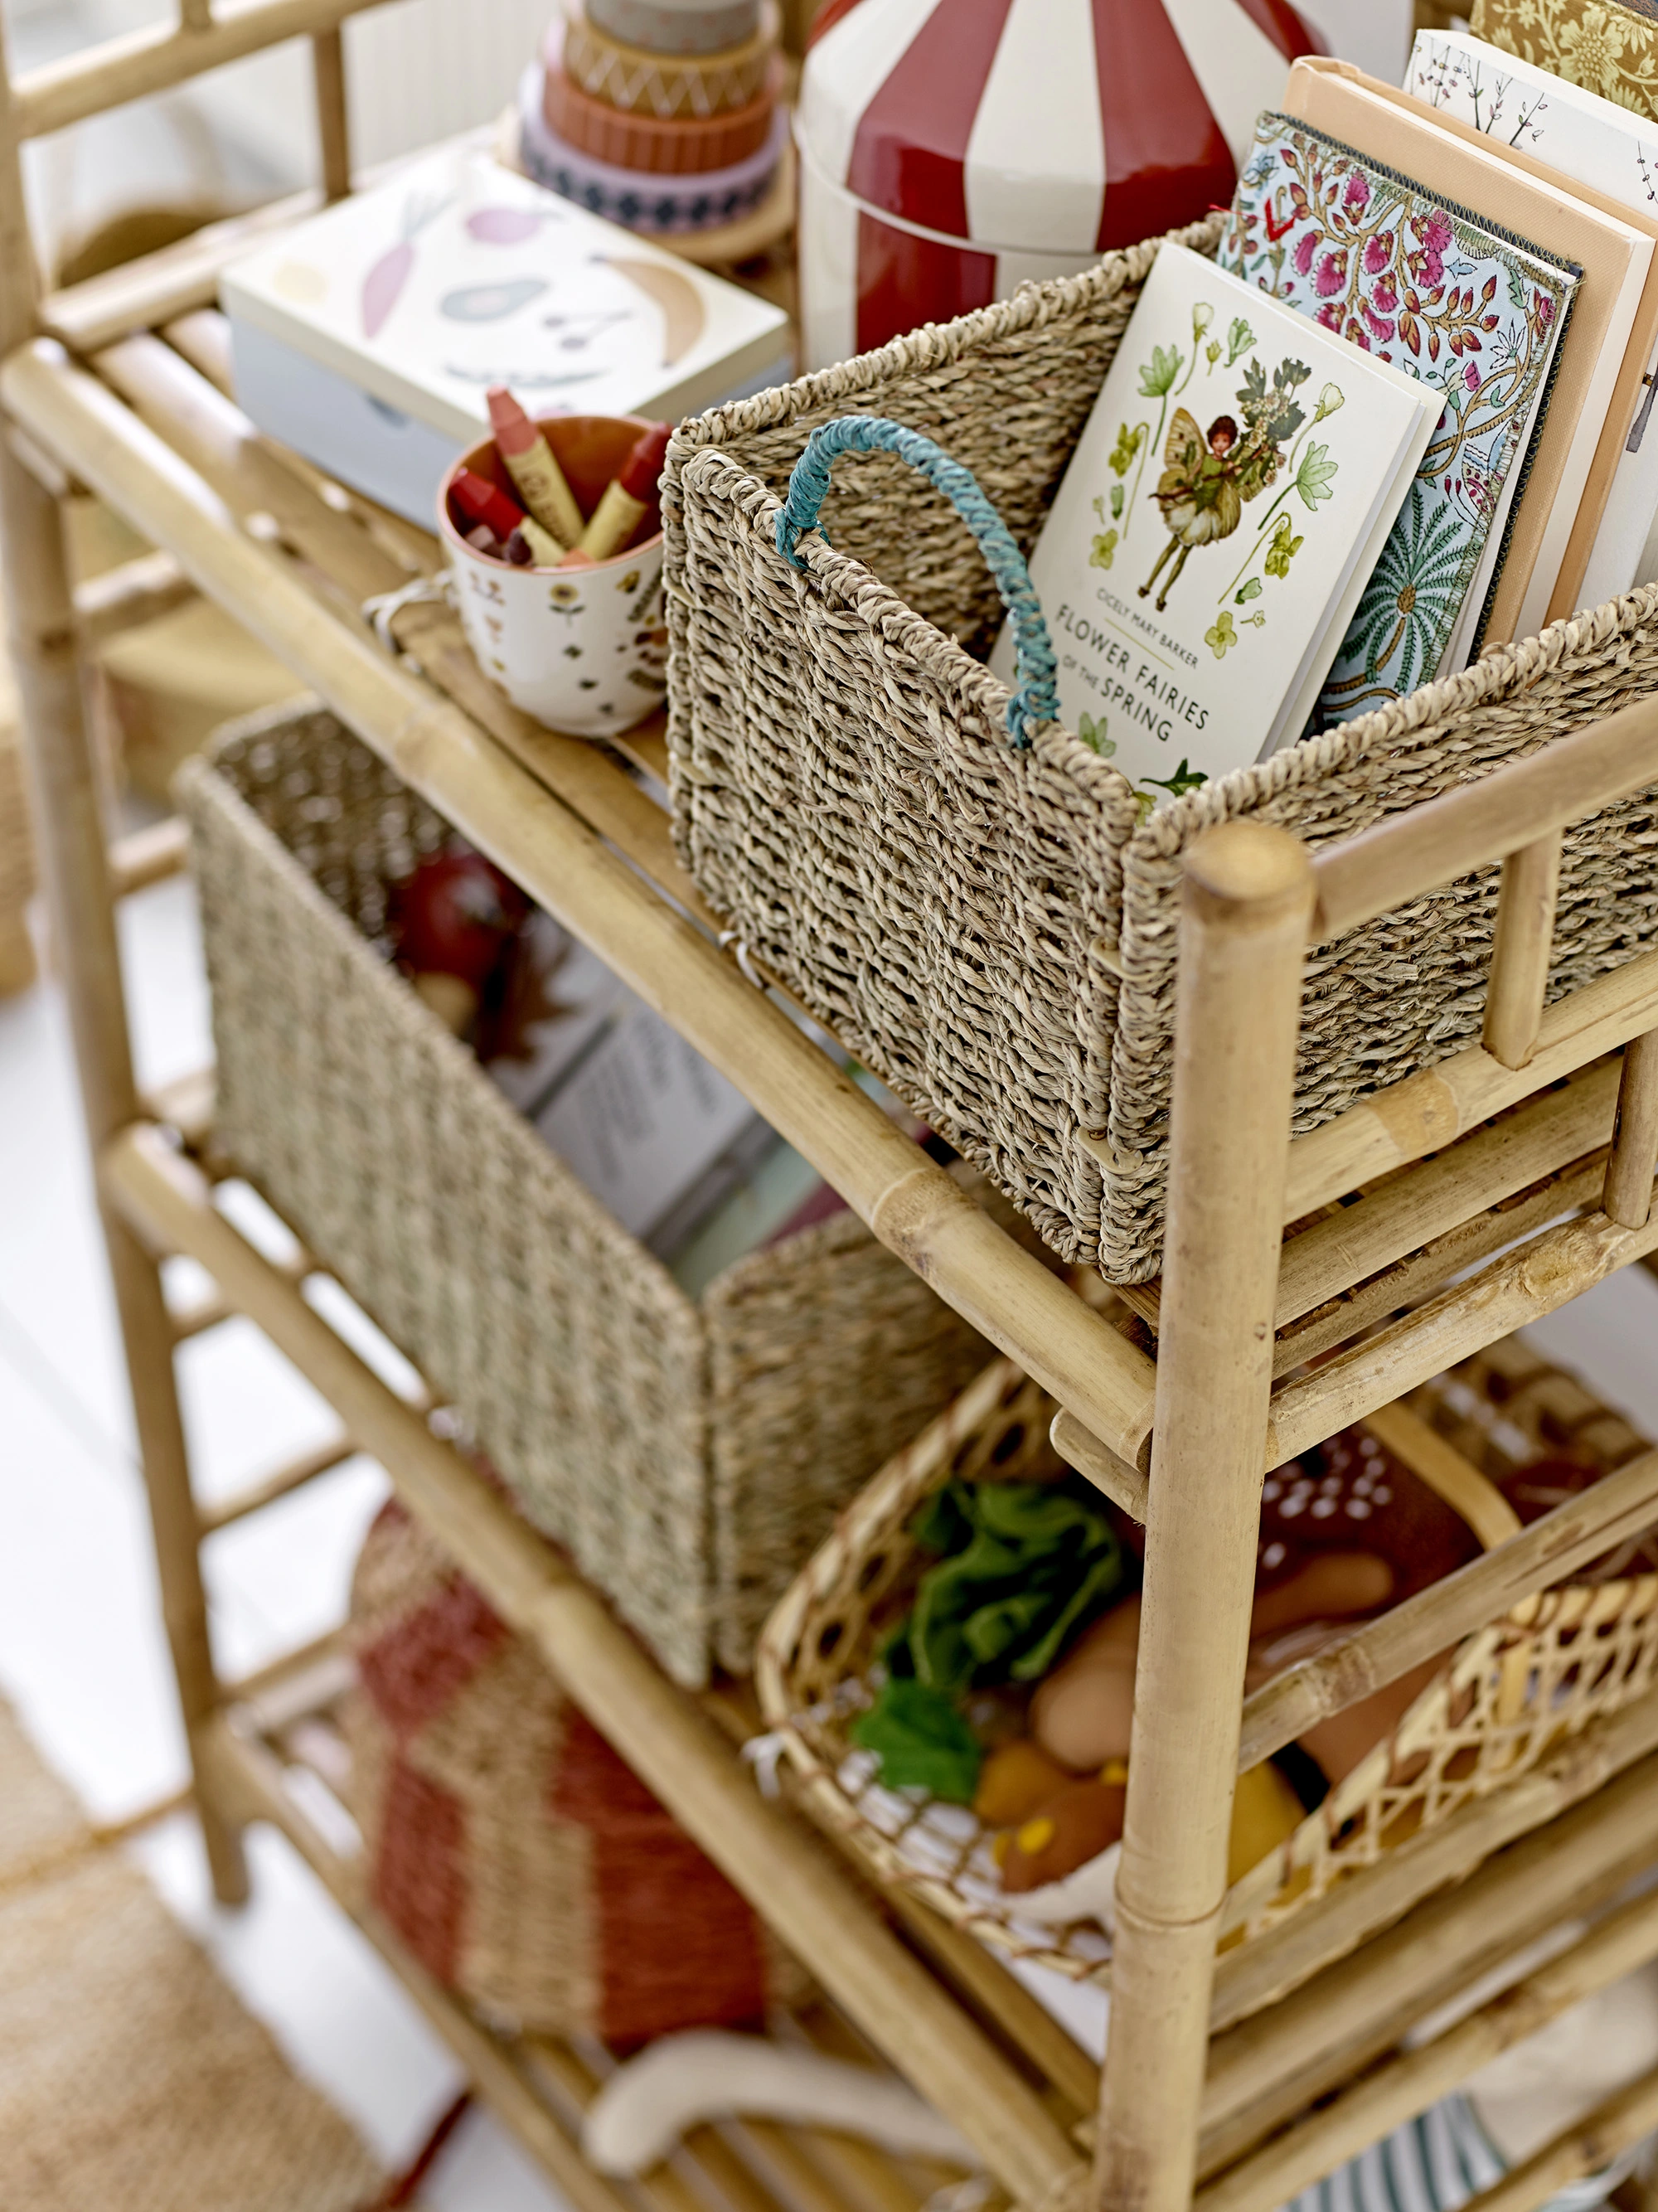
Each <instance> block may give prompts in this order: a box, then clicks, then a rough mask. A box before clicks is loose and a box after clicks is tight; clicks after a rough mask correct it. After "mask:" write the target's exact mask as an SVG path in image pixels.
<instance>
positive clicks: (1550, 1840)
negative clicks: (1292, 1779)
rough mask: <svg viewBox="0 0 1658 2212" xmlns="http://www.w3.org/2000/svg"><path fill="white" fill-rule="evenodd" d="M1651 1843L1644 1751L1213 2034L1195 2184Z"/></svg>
mask: <svg viewBox="0 0 1658 2212" xmlns="http://www.w3.org/2000/svg"><path fill="white" fill-rule="evenodd" d="M1655 1836H1658V1759H1652V1758H1647V1759H1643V1760H1642V1761H1641V1762H1640V1763H1639V1764H1638V1765H1636V1766H1634V1767H1632V1768H1631V1769H1630V1770H1629V1771H1627V1772H1625V1773H1624V1774H1622V1775H1619V1777H1618V1778H1616V1779H1615V1780H1613V1781H1612V1782H1610V1783H1609V1784H1607V1785H1606V1788H1605V1789H1604V1790H1602V1791H1600V1794H1599V1795H1598V1796H1595V1797H1594V1799H1593V1800H1592V1801H1590V1802H1587V1803H1584V1804H1580V1805H1578V1806H1576V1807H1575V1808H1572V1809H1571V1810H1570V1811H1568V1812H1566V1813H1564V1814H1561V1815H1560V1816H1559V1817H1558V1819H1557V1820H1553V1821H1551V1822H1550V1823H1549V1825H1548V1826H1546V1827H1544V1828H1540V1829H1538V1830H1536V1831H1534V1832H1533V1833H1532V1834H1531V1835H1529V1836H1527V1837H1525V1838H1522V1839H1521V1841H1520V1842H1518V1843H1513V1844H1509V1845H1508V1846H1507V1848H1506V1849H1505V1850H1503V1851H1501V1852H1500V1853H1498V1854H1497V1855H1496V1856H1495V1857H1491V1858H1489V1859H1487V1860H1486V1862H1485V1864H1484V1865H1483V1866H1482V1867H1481V1868H1479V1870H1478V1871H1477V1872H1476V1873H1474V1874H1473V1875H1470V1876H1469V1877H1468V1879H1467V1881H1465V1882H1463V1883H1461V1885H1460V1886H1459V1887H1456V1888H1455V1889H1453V1890H1451V1891H1449V1892H1448V1893H1444V1894H1442V1895H1440V1896H1437V1897H1433V1898H1430V1899H1427V1900H1426V1901H1425V1902H1424V1903H1423V1904H1420V1905H1417V1906H1415V1907H1414V1909H1413V1910H1412V1911H1411V1912H1410V1913H1409V1914H1407V1915H1406V1917H1404V1918H1403V1919H1401V1920H1400V1921H1398V1922H1397V1923H1395V1924H1394V1926H1393V1927H1391V1928H1389V1929H1387V1931H1386V1932H1385V1933H1384V1934H1382V1935H1380V1936H1376V1937H1375V1938H1373V1940H1372V1941H1371V1942H1369V1943H1368V1944H1366V1945H1365V1947H1364V1948H1363V1949H1362V1950H1360V1951H1358V1952H1356V1953H1355V1954H1353V1955H1352V1956H1351V1958H1348V1959H1345V1960H1342V1961H1340V1962H1339V1964H1337V1965H1336V1966H1333V1967H1327V1968H1326V1969H1325V1970H1324V1971H1323V1972H1321V1973H1320V1974H1318V1975H1317V1976H1316V1977H1315V1978H1313V1979H1311V1980H1309V1981H1307V1982H1303V1984H1302V1985H1301V1987H1300V1988H1299V1989H1297V1990H1296V1991H1295V1992H1294V1994H1293V1995H1291V1996H1288V1997H1286V1998H1284V2000H1283V2002H1280V2003H1278V2004H1277V2005H1274V2006H1272V2008H1270V2009H1268V2010H1266V2011H1262V2012H1259V2013H1256V2014H1254V2015H1252V2016H1251V2017H1250V2018H1249V2019H1248V2020H1246V2021H1242V2023H1240V2024H1239V2025H1238V2026H1236V2027H1231V2028H1229V2029H1227V2030H1226V2031H1225V2032H1224V2033H1221V2034H1219V2035H1217V2036H1216V2037H1215V2038H1214V2039H1213V2041H1212V2043H1211V2045H1210V2046H1209V2071H1208V2076H1207V2079H1206V2082H1205V2084H1204V2098H1203V2137H1202V2140H1201V2142H1200V2143H1199V2154H1198V2166H1199V2173H1200V2174H1201V2175H1202V2176H1203V2177H1204V2179H1208V2178H1209V2177H1210V2176H1211V2175H1212V2174H1213V2173H1215V2172H1218V2170H1219V2169H1220V2168H1222V2167H1223V2166H1229V2165H1231V2164H1232V2163H1233V2162H1234V2161H1235V2160H1236V2159H1237V2158H1238V2157H1239V2156H1241V2155H1242V2153H1243V2152H1245V2151H1247V2150H1250V2149H1253V2148H1254V2146H1255V2144H1256V2143H1257V2142H1260V2139H1261V2138H1262V2137H1263V2136H1266V2135H1269V2134H1270V2133H1271V2132H1272V2130H1274V2129H1275V2128H1277V2127H1279V2126H1281V2125H1282V2124H1283V2123H1284V2121H1286V2120H1289V2119H1292V2118H1295V2116H1296V2115H1297V2113H1300V2112H1305V2111H1306V2110H1307V2108H1308V2107H1309V2106H1310V2105H1312V2104H1314V2103H1315V2102H1316V2101H1317V2100H1318V2099H1319V2098H1320V2097H1321V2096H1324V2095H1325V2094H1327V2093H1328V2092H1329V2091H1330V2090H1331V2089H1333V2088H1336V2087H1339V2085H1340V2084H1341V2083H1342V2082H1343V2081H1348V2080H1351V2078H1352V2077H1353V2075H1355V2074H1356V2073H1357V2071H1358V2070H1359V2069H1361V2068H1363V2067H1364V2066H1367V2065H1369V2064H1370V2063H1371V2062H1372V2061H1373V2060H1375V2059H1377V2058H1379V2057H1382V2056H1383V2055H1384V2054H1385V2053H1386V2052H1388V2051H1390V2050H1392V2049H1393V2048H1394V2045H1397V2044H1398V2043H1399V2042H1400V2039H1401V2038H1402V2037H1403V2036H1404V2035H1405V2034H1406V2032H1407V2030H1409V2029H1410V2028H1412V2027H1414V2026H1415V2025H1416V2023H1417V2021H1419V2020H1422V2019H1424V2018H1425V2017H1426V2016H1427V2015H1429V2014H1430V2012H1432V2011H1434V2010H1436V2008H1438V2007H1439V2006H1440V2005H1442V2004H1443V2003H1444V2002H1446V2001H1447V2000H1448V1999H1449V1998H1451V1997H1453V1996H1455V1995H1457V1994H1458V1993H1459V1991H1461V1990H1465V1989H1467V1988H1470V1987H1472V1986H1473V1984H1475V1983H1477V1982H1478V1981H1479V1980H1481V1979H1483V1978H1484V1977H1485V1975H1486V1974H1487V1973H1488V1972H1490V1971H1491V1969H1492V1968H1493V1967H1494V1966H1499V1965H1500V1964H1501V1963H1502V1962H1503V1960H1504V1959H1508V1958H1512V1957H1515V1956H1516V1955H1517V1954H1519V1953H1520V1952H1521V1951H1522V1950H1523V1949H1525V1948H1527V1946H1528V1945H1529V1944H1531V1943H1532V1942H1534V1941H1535V1940H1536V1939H1537V1938H1538V1937H1539V1936H1543V1935H1546V1934H1547V1933H1548V1931H1549V1930H1550V1929H1552V1928H1556V1927H1558V1926H1559V1925H1560V1924H1561V1923H1563V1922H1564V1921H1567V1920H1570V1919H1572V1918H1574V1917H1579V1918H1581V1917H1584V1916H1585V1915H1588V1914H1591V1913H1594V1912H1596V1911H1600V1908H1601V1907H1602V1906H1603V1905H1606V1904H1607V1903H1608V1902H1610V1901H1611V1899H1612V1898H1613V1897H1615V1896H1616V1895H1617V1893H1618V1892H1619V1890H1620V1889H1622V1888H1624V1887H1625V1886H1626V1885H1627V1884H1628V1883H1629V1881H1631V1880H1632V1879H1633V1878H1634V1877H1635V1876H1636V1875H1639V1874H1642V1873H1643V1872H1644V1871H1645V1870H1646V1869H1648V1868H1649V1866H1650V1865H1652V1863H1653V1862H1654V1860H1655V1857H1658V1842H1655Z"/></svg>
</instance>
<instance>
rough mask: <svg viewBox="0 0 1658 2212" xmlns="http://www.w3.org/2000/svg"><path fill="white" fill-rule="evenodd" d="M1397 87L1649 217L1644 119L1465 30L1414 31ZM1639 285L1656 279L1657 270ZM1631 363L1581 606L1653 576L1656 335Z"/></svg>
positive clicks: (1654, 160)
mask: <svg viewBox="0 0 1658 2212" xmlns="http://www.w3.org/2000/svg"><path fill="white" fill-rule="evenodd" d="M1405 89H1406V92H1408V93H1412V94H1414V95H1415V97H1416V98H1417V99H1418V100H1425V101H1426V102H1427V104H1428V105H1429V106H1430V107H1434V108H1436V109H1437V110H1438V111H1439V112H1441V113H1442V114H1444V115H1449V116H1454V117H1455V118H1456V119H1457V120H1458V121H1459V122H1461V123H1464V124H1467V125H1471V126H1472V127H1473V129H1474V130H1476V131H1482V132H1483V133H1484V134H1485V136H1486V137H1488V138H1491V139H1493V140H1494V141H1496V143H1497V144H1499V145H1503V146H1509V147H1512V148H1515V149H1518V150H1519V151H1520V152H1521V153H1523V154H1528V155H1532V156H1533V157H1534V158H1535V159H1536V160H1538V161H1546V162H1548V163H1549V165H1550V166H1551V167H1553V168H1556V169H1558V170H1559V171H1560V173H1561V174H1562V175H1563V176H1566V177H1570V179H1571V180H1572V181H1573V183H1575V184H1579V185H1593V186H1594V189H1595V190H1596V191H1601V192H1604V193H1606V195H1607V196H1608V197H1609V198H1612V199H1613V200H1619V201H1622V202H1623V203H1624V204H1625V205H1626V206H1628V207H1630V208H1631V209H1632V210H1634V211H1635V214H1636V216H1637V218H1639V219H1642V220H1649V219H1651V218H1652V217H1653V216H1658V123H1655V122H1654V120H1653V119H1652V118H1651V117H1650V116H1649V115H1645V114H1637V113H1636V112H1634V110H1633V109H1631V108H1628V107H1624V106H1619V104H1618V103H1617V102H1615V101H1613V100H1603V99H1601V97H1600V94H1598V93H1594V92H1586V91H1585V90H1584V89H1583V88H1582V86H1581V85H1576V84H1568V83H1567V82H1564V79H1562V78H1560V77H1558V76H1551V75H1550V74H1549V72H1548V71H1547V70H1541V69H1538V68H1536V67H1534V66H1533V64H1531V63H1530V62H1526V61H1521V59H1520V58H1519V57H1518V56H1517V55H1515V54H1509V53H1503V52H1498V51H1497V48H1496V47H1494V46H1487V45H1486V44H1485V41H1484V40H1482V39H1476V38H1474V37H1473V35H1472V33H1469V32H1467V31H1419V32H1418V33H1417V39H1416V45H1415V46H1414V48H1413V49H1412V54H1411V62H1410V67H1409V69H1408V70H1407V71H1406V78H1405ZM1649 281H1650V282H1653V283H1658V276H1655V277H1654V278H1653V279H1651V280H1649ZM1637 350H1638V349H1637ZM1631 366H1632V367H1638V368H1639V369H1640V371H1641V378H1640V382H1639V386H1638V397H1637V399H1636V404H1635V412H1634V419H1633V421H1632V422H1630V423H1629V425H1628V427H1627V429H1625V428H1624V427H1623V426H1624V416H1625V413H1627V411H1628V410H1627V406H1625V409H1624V410H1622V411H1620V410H1619V409H1616V408H1614V410H1613V414H1612V422H1613V425H1614V427H1615V428H1618V429H1619V433H1620V435H1621V436H1622V440H1623V442H1622V444H1621V445H1620V446H1619V449H1618V453H1617V458H1616V462H1615V465H1614V468H1613V471H1612V486H1611V489H1610V491H1609V492H1608V494H1607V496H1606V508H1605V511H1604V513H1602V515H1601V518H1600V526H1599V527H1598V529H1597V530H1596V532H1595V533H1594V539H1593V542H1592V544H1591V545H1590V548H1589V555H1588V566H1587V568H1586V569H1585V571H1584V575H1583V580H1582V586H1581V587H1580V590H1579V592H1578V595H1577V596H1578V599H1580V601H1581V603H1582V605H1584V606H1586V607H1594V606H1599V605H1601V604H1602V603H1603V602H1604V601H1605V600H1607V599H1616V598H1617V597H1618V596H1619V593H1620V592H1626V591H1628V589H1629V588H1630V586H1631V584H1635V583H1645V582H1649V581H1650V580H1652V578H1653V577H1654V576H1655V575H1658V539H1655V540H1654V542H1651V543H1649V536H1650V534H1651V533H1652V526H1653V522H1654V519H1655V517H1658V428H1654V427H1653V426H1652V423H1651V415H1652V404H1653V395H1654V392H1655V390H1658V385H1655V381H1654V372H1655V371H1658V337H1655V338H1654V339H1653V340H1652V341H1651V350H1650V351H1649V353H1647V354H1646V355H1644V356H1639V358H1638V360H1637V362H1633V363H1632V364H1631ZM1632 382H1633V380H1632V379H1631V383H1632Z"/></svg>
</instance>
